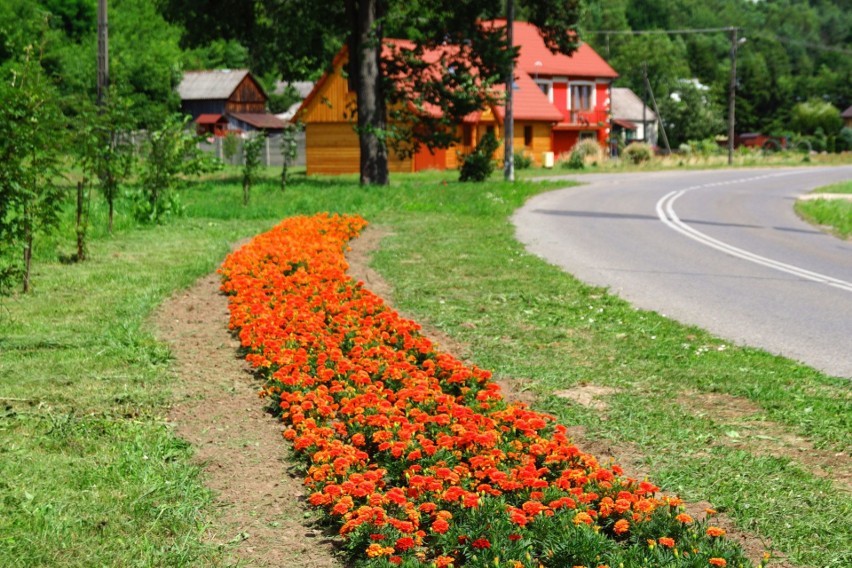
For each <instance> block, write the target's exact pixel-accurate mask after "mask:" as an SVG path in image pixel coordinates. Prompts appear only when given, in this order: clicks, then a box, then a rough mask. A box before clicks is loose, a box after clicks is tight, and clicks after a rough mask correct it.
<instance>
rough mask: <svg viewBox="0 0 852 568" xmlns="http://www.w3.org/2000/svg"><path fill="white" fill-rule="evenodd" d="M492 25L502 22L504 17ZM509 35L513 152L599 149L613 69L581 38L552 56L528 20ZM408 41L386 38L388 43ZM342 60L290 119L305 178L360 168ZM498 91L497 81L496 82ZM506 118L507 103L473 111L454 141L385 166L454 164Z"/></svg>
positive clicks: (547, 155)
mask: <svg viewBox="0 0 852 568" xmlns="http://www.w3.org/2000/svg"><path fill="white" fill-rule="evenodd" d="M493 24H494V25H496V26H501V25H502V26H505V21H502V22H501V21H499V20H497V21H495V22H493ZM513 38H514V44H515V46H517V47H519V48H520V54H519V57H518V60H517V64H516V67H515V81H514V85H513V88H514V91H513V105H512V109H513V116H514V140H513V142H514V148H515V150H516V151H521V150H523V151H526V152H527V153H528V154H529V155H530V156H531V157H532V158H533V160H534V161H535V162H536V163H537V164H542V163H544V162H546V161H549V160H550V159H552V158H553V157H554V156H558V155H559V154H561V153H564V152H569V151H570V150H571V149H572V148H573V147H574V145H575V144H576V143H577V142H578V141H579V140H582V139H585V138H591V139H594V140H596V141H597V142H598V143H599V144H601V145H602V146H605V145H606V142H607V139H608V137H609V133H610V120H609V113H610V88H611V84H612V81H613V80H614V79H615V78H616V77H618V74H617V73H616V72H615V71H614V70H613V68H612V67H610V66H609V64H607V62H606V61H604V59H603V58H602V57H601V56H600V55H598V54H597V53H596V52H595V51H594V50H593V49H592V48H591V47H590V46H589V45H587V44H585V43H581V44H580V46H579V48H578V49H577V51H575V52H574V53H573V54H572V55H570V56H567V55H563V54H559V53H556V54H554V53H552V52H551V51H550V50H549V49H547V47H546V46H545V43H544V40H543V39H542V37H541V35H540V34H539V32H538V29H537V28H536V27H535V26H533V25H532V24H528V23H525V22H515V25H514V28H513ZM408 43H409V42H406V41H405V40H386V41H385V44H386V45H389V46H400V45H406V44H408ZM432 55H434V54H432ZM348 57H349V55H348V51H347V49H346V47H345V46H344V48H343V49H342V50H341V51H340V52H339V53H338V54H337V56H336V57H335V59H334V61H333V63H332V67H331V70H330V71H328V72H327V73H326V74H325V75H324V76H323V77H322V78H321V79H320V80H319V81H318V82H317V83H316V85H315V86H314V88H313V90H312V91H311V93H310V94H309V95H308V96H307V97H306V98H305V100H304V101H303V103H302V106H301V107H300V109H299V110H298V112H297V113H296V117H295V118H296V120H298V121H300V122H302V123H303V124H304V125H305V138H306V163H307V173H308V175H312V174H319V173H322V174H341V173H354V172H357V171H358V168H359V163H360V161H359V158H360V156H359V152H360V150H359V145H358V137H357V135H356V134H355V131H354V129H353V121H354V117H353V116H352V115H353V113H352V108H353V107H354V106H355V104H356V100H355V96H356V95H355V93H354V92H352V91H350V90H349V84H348V81H347V79H346V75H345V69H346V65H347V62H348ZM425 57H426V58H428V57H430V54H428V53H427V54H426V56H425ZM435 59H438V57H437V56H436V57H435ZM503 89H504V86H503V85H500V86H498V87H497V90H498V91H500V90H503ZM424 112H435V110H434V109H424ZM504 119H505V108H504V106H503V105H502V104H499V103H498V104H495V105H492V106H491V107H489V108H486V109H485V110H483V111H481V112H477V113H472V114H471V115H468V116H467V117H465V119H464V120H463V121H462V123H461V124H459V125H458V127H457V128H458V130H457V132H456V135H457V138H458V139H459V140H460V142H459V143H458V144H457V145H455V146H453V147H451V148H449V149H447V150H434V151H430V150H429V149H427V148H425V147H424V148H421V150H420V151H419V152H418V153H417V154H415V155H413V156H410V157H399V156H395V155H394V153H393V152H390V155H389V163H388V167H389V169H390V171H391V172H413V171H420V170H425V169H452V168H456V167H458V165H459V161H460V160H459V158H460V156H461V155H464V154H466V153H468V152H470V151H472V150H473V149H474V148H475V147H476V144H477V143H478V142H479V140H480V139H481V138H482V137H483V136H484V135H485V134H486V133H487V132H489V131H491V132H494V133H495V135H496V136H497V137H498V139H499V138H500V137H501V135H502V134H501V133H502V131H503V122H504ZM499 152H500V155H502V150H500V151H499Z"/></svg>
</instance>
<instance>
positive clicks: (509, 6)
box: [503, 0, 515, 181]
mask: <svg viewBox="0 0 852 568" xmlns="http://www.w3.org/2000/svg"><path fill="white" fill-rule="evenodd" d="M514 23H515V2H514V0H506V42H507V43H508V44H509V49H510V50H511V49H513V47H514V45H513V43H512V41H513V39H512V38H513V34H512V27H513V26H514ZM514 84H515V59H514V58H511V60H510V61H509V68H508V69H507V70H506V116H505V117H504V120H503V178H504V179H505V180H506V181H515V148H514V138H515V117H514V114H513V110H512V98H513V91H514Z"/></svg>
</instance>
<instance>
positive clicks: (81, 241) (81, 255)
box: [77, 181, 86, 262]
mask: <svg viewBox="0 0 852 568" xmlns="http://www.w3.org/2000/svg"><path fill="white" fill-rule="evenodd" d="M83 183H84V182H83V181H78V182H77V261H78V262H80V261H83V260H86V245H85V241H86V229H85V227H84V226H83Z"/></svg>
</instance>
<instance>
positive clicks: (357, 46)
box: [347, 0, 389, 185]
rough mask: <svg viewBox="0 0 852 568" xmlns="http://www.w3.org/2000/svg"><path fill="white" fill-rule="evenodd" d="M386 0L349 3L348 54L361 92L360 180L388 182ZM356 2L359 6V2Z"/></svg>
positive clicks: (359, 98) (364, 183)
mask: <svg viewBox="0 0 852 568" xmlns="http://www.w3.org/2000/svg"><path fill="white" fill-rule="evenodd" d="M383 3H384V2H383V0H359V1H357V2H349V3H347V8H349V13H350V17H352V18H353V32H352V37H351V38H350V45H349V57H350V58H352V59H353V63H354V64H353V65H350V72H351V71H354V72H355V79H356V80H355V83H356V92H357V95H358V139H359V144H360V149H361V184H362V185H387V184H388V183H389V179H388V152H387V144H386V143H385V140H384V134H385V132H386V126H387V112H386V108H385V93H384V89H383V88H382V71H381V64H380V61H381V53H382V26H381V23H380V22H379V19H380V18H381V17H382V15H383V11H384V7H383ZM356 5H357V6H356Z"/></svg>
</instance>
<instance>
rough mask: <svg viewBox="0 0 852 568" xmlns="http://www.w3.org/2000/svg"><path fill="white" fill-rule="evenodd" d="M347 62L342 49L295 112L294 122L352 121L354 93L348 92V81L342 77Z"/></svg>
mask: <svg viewBox="0 0 852 568" xmlns="http://www.w3.org/2000/svg"><path fill="white" fill-rule="evenodd" d="M348 61H349V57H348V53H347V51H346V48H343V49H342V50H341V51H340V53H338V54H337V57H335V58H334V61H333V62H332V69H331V70H330V71H327V72H326V74H325V75H323V76H322V79H320V80H319V82H317V84H316V85H314V89H313V90H312V91H311V93H310V94H309V95H308V96H307V98H305V101H304V102H303V103H302V106H301V107H300V108H299V110H298V112H296V116H295V117H294V118H295V120H298V121H300V122H303V123H305V124H309V123H312V122H351V121H353V120H354V116H355V105H356V100H355V93H354V92H352V91H350V90H349V81H348V80H347V78H346V77H345V76H344V75H343V69H344V68H345V66H346V64H347V63H348Z"/></svg>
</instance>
